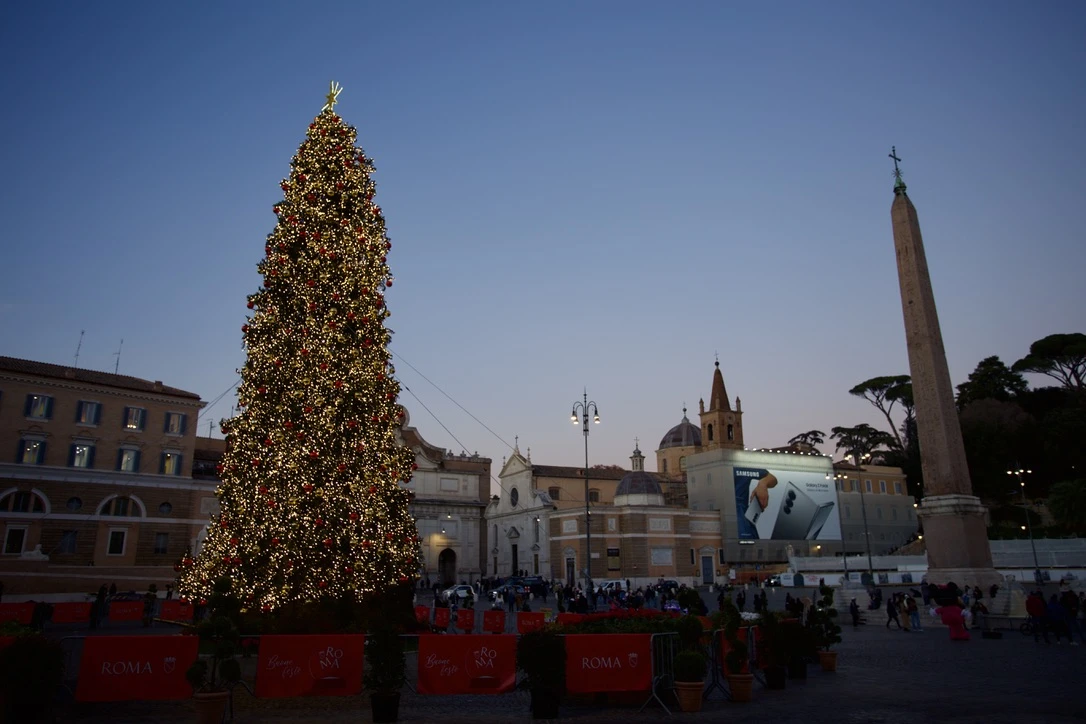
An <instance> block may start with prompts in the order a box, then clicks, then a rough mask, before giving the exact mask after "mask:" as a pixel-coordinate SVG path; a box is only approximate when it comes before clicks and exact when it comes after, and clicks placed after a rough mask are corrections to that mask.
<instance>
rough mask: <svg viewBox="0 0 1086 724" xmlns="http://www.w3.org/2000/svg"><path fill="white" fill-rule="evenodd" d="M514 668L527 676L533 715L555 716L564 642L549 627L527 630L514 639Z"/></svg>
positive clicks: (562, 673) (562, 681)
mask: <svg viewBox="0 0 1086 724" xmlns="http://www.w3.org/2000/svg"><path fill="white" fill-rule="evenodd" d="M517 668H518V669H520V670H521V671H523V672H524V673H525V675H526V676H527V677H528V689H529V691H531V694H532V718H533V719H557V718H558V705H559V703H560V702H561V699H562V690H563V688H564V687H565V683H566V643H565V641H564V640H563V639H562V637H561V636H559V635H558V633H557V632H555V631H554V630H553V629H551V628H542V629H539V630H536V631H530V632H528V633H526V634H524V635H523V636H521V637H520V639H519V640H518V641H517Z"/></svg>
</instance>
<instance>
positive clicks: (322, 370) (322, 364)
mask: <svg viewBox="0 0 1086 724" xmlns="http://www.w3.org/2000/svg"><path fill="white" fill-rule="evenodd" d="M320 369H321V372H324V371H325V370H326V369H328V363H327V362H321V363H320Z"/></svg>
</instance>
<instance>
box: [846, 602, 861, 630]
mask: <svg viewBox="0 0 1086 724" xmlns="http://www.w3.org/2000/svg"><path fill="white" fill-rule="evenodd" d="M848 612H849V614H850V615H851V616H852V628H859V626H860V604H858V603H856V599H855V598H854V599H852V601H850V602H849V604H848Z"/></svg>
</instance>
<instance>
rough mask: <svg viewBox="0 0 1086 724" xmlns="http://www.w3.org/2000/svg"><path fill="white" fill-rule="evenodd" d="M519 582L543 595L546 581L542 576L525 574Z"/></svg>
mask: <svg viewBox="0 0 1086 724" xmlns="http://www.w3.org/2000/svg"><path fill="white" fill-rule="evenodd" d="M517 582H518V583H519V584H520V585H522V586H524V587H525V588H526V589H528V590H529V591H531V592H532V593H534V594H535V595H537V596H542V595H543V586H544V585H545V583H544V581H543V577H542V576H525V577H524V578H522V579H520V580H519V581H517Z"/></svg>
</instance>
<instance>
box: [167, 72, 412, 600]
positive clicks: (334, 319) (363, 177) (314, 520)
mask: <svg viewBox="0 0 1086 724" xmlns="http://www.w3.org/2000/svg"><path fill="white" fill-rule="evenodd" d="M338 93H339V88H338V86H336V85H335V84H333V87H332V89H331V91H330V92H329V95H328V102H327V104H326V105H325V106H324V109H323V110H322V112H321V113H320V115H318V116H317V118H316V119H315V120H314V121H313V122H312V123H311V124H309V131H308V133H307V134H306V138H305V140H304V141H303V142H302V144H301V146H299V148H298V152H297V153H296V154H295V156H294V159H293V160H292V161H291V164H290V165H291V171H290V176H289V177H288V178H286V179H284V180H283V181H282V183H281V187H282V189H283V194H284V196H283V199H282V200H281V201H279V202H278V203H277V204H275V206H274V208H273V210H274V212H275V214H276V217H277V219H278V221H277V223H276V226H275V230H274V231H273V232H272V233H271V234H270V235H269V236H268V241H267V244H266V245H265V247H264V252H265V256H264V258H263V259H262V260H261V262H260V264H259V266H258V268H259V270H260V273H261V274H262V275H263V277H264V283H263V287H262V288H261V289H259V290H258V291H257V292H255V293H254V294H252V295H250V296H249V300H248V307H249V309H251V310H253V311H252V314H251V315H250V316H249V317H248V319H247V320H246V323H245V324H244V325H243V326H242V328H241V330H242V332H243V334H244V341H245V346H246V348H247V350H248V358H247V360H246V363H245V367H244V369H243V370H242V372H241V385H240V387H239V389H238V407H239V409H240V412H239V413H238V414H237V415H236V416H235V417H234V418H233V419H230V420H225V421H223V425H222V430H223V432H224V433H225V434H226V437H227V441H228V444H227V450H226V454H225V455H224V456H223V460H222V465H221V466H220V478H221V484H220V486H219V489H218V491H217V495H218V498H219V508H220V509H219V513H218V514H217V515H216V516H213V518H212V520H211V522H210V524H209V526H208V535H207V539H206V541H205V542H204V544H203V548H202V550H201V551H200V553H199V555H198V556H197V557H196V558H195V559H193V558H192V557H190V556H186V557H185V559H184V560H182V562H181V564H180V590H181V592H182V594H183V595H186V596H189V597H192V598H195V599H200V598H205V597H207V596H208V595H210V593H211V588H212V585H213V584H214V583H215V581H217V580H220V579H223V578H228V579H229V580H230V581H232V590H231V596H232V598H234V599H235V600H237V601H239V602H240V604H241V605H242V606H243V607H244V608H246V609H248V610H250V611H264V612H268V611H273V610H276V609H278V608H280V607H282V606H284V605H287V604H303V603H309V602H321V601H329V600H333V601H344V600H357V601H361V600H365V599H366V598H367V597H369V596H371V595H372V594H377V593H380V592H382V591H385V590H388V589H390V588H391V587H393V586H396V585H398V584H402V583H404V582H406V581H407V580H408V579H409V578H410V577H411V576H413V575H414V574H415V571H416V570H417V568H418V555H419V539H418V532H417V529H416V527H415V522H414V519H413V518H412V516H411V514H410V512H409V510H408V502H409V494H408V492H407V490H406V489H404V488H403V487H402V486H401V484H400V483H401V481H406V480H409V479H410V478H411V471H412V470H413V469H414V467H415V466H414V456H413V454H412V452H411V450H410V449H409V448H407V447H405V446H403V445H402V444H399V443H398V442H397V438H396V429H397V427H398V425H399V424H401V423H402V421H403V415H404V411H403V408H401V407H400V406H399V405H398V404H397V402H396V398H397V395H398V393H399V384H398V383H397V382H396V380H395V378H394V377H393V371H394V370H393V368H392V365H391V364H390V356H389V352H388V342H389V335H390V332H389V330H388V329H387V328H386V327H385V324H384V321H385V319H386V318H388V316H389V312H388V309H387V307H386V306H385V294H384V292H385V289H386V288H387V287H391V286H392V276H391V275H390V273H389V267H388V264H387V263H386V255H387V254H388V251H389V249H391V248H392V244H391V242H390V241H389V240H388V237H387V236H386V234H385V221H384V218H383V217H382V215H381V209H380V207H379V206H376V205H374V203H373V195H374V185H373V181H372V179H371V177H370V176H371V174H372V173H373V170H374V167H373V163H372V162H371V160H370V159H369V158H368V157H367V156H366V155H365V153H363V151H362V150H361V149H360V148H357V147H356V146H355V139H356V131H355V129H354V128H353V127H351V126H349V125H347V124H346V123H344V122H343V120H342V119H341V118H340V117H339V116H338V115H336V113H335V112H334V110H333V108H334V106H335V103H336V97H337V95H338Z"/></svg>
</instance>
